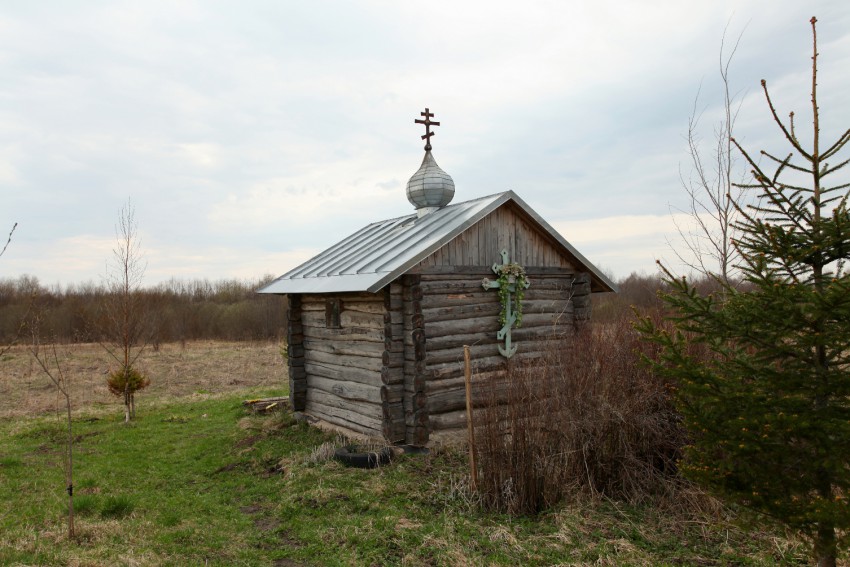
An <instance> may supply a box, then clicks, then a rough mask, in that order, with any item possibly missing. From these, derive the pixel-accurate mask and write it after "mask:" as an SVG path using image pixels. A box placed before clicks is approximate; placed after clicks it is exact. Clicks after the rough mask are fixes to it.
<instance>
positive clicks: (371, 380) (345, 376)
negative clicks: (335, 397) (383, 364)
mask: <svg viewBox="0 0 850 567" xmlns="http://www.w3.org/2000/svg"><path fill="white" fill-rule="evenodd" d="M304 368H305V370H306V371H307V376H308V380H309V379H310V378H311V377H313V376H320V377H322V378H331V379H333V380H348V381H351V382H359V383H361V384H371V385H373V386H378V385H380V384H382V382H381V373H380V372H375V371H372V370H361V369H360V368H347V367H344V366H338V365H334V364H320V363H318V362H309V361H308V362H307V363H306V364H305V366H304Z"/></svg>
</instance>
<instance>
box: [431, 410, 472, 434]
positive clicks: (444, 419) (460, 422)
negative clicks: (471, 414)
mask: <svg viewBox="0 0 850 567" xmlns="http://www.w3.org/2000/svg"><path fill="white" fill-rule="evenodd" d="M428 423H429V424H430V426H431V431H445V430H447V429H460V428H461V427H466V410H457V411H450V412H446V413H434V414H430V415H429V416H428Z"/></svg>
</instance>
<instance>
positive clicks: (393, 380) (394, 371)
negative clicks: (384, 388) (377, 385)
mask: <svg viewBox="0 0 850 567" xmlns="http://www.w3.org/2000/svg"><path fill="white" fill-rule="evenodd" d="M403 381H404V371H403V369H402V368H399V367H396V368H389V367H387V366H384V367H383V368H381V383H383V384H401V383H402V382H403Z"/></svg>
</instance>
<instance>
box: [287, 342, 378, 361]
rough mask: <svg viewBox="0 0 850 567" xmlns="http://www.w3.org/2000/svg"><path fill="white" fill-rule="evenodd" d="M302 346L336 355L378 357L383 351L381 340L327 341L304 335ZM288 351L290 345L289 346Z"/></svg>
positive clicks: (306, 348)
mask: <svg viewBox="0 0 850 567" xmlns="http://www.w3.org/2000/svg"><path fill="white" fill-rule="evenodd" d="M303 348H304V349H305V350H309V351H313V352H324V353H327V354H333V355H337V356H360V357H370V358H372V357H378V356H381V355H382V354H383V352H384V345H383V343H381V342H378V341H373V342H368V341H351V342H348V341H329V340H326V339H320V338H310V337H304V343H303ZM289 349H290V351H291V350H292V346H291V345H290V347H289Z"/></svg>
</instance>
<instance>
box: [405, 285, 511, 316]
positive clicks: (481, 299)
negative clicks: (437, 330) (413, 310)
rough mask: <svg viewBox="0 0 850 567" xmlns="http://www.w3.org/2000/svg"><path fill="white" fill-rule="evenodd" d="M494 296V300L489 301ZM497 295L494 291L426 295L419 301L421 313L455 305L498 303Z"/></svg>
mask: <svg viewBox="0 0 850 567" xmlns="http://www.w3.org/2000/svg"><path fill="white" fill-rule="evenodd" d="M494 296H495V299H491V298H493V297H494ZM498 300H499V294H498V293H496V291H495V290H493V291H488V292H485V291H484V290H483V289H482V290H481V291H475V292H466V293H451V294H446V293H435V294H432V295H426V296H425V297H423V298H422V301H420V304H421V306H422V312H423V313H424V312H425V311H426V310H428V309H434V308H439V307H455V306H457V305H468V304H472V303H487V302H488V301H493V302H494V303H496V302H498Z"/></svg>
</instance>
